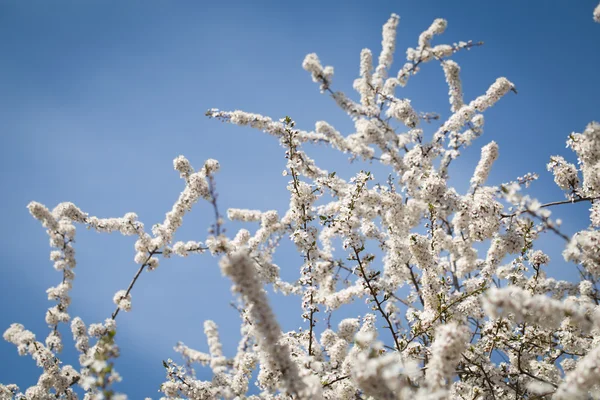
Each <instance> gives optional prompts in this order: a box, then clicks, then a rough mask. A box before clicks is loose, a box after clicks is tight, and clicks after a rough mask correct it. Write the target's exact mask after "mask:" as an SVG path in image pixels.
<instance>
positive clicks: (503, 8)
mask: <svg viewBox="0 0 600 400" xmlns="http://www.w3.org/2000/svg"><path fill="white" fill-rule="evenodd" d="M250 3H252V4H250ZM339 4H341V3H340V2H338V1H331V0H321V1H302V2H281V1H278V2H275V1H255V2H246V1H228V2H203V1H176V2H175V1H171V2H167V1H128V2H117V1H95V0H89V1H85V2H77V1H66V0H65V1H54V2H44V1H16V0H15V1H2V2H0V49H1V50H2V55H3V57H2V61H1V62H0V127H1V128H0V129H1V130H0V133H1V135H2V146H1V147H0V165H1V168H0V185H1V187H2V188H3V190H2V196H1V197H0V207H1V209H2V210H3V211H4V221H3V226H4V229H2V230H1V231H0V243H1V246H2V251H3V254H4V257H3V258H2V261H1V262H0V298H1V300H0V301H1V303H2V304H3V306H2V309H1V311H0V322H1V324H0V331H4V329H6V328H7V327H8V326H9V325H10V323H12V322H20V323H23V324H24V325H25V326H26V328H28V329H30V330H33V331H34V332H35V333H36V334H37V335H38V338H39V339H43V338H44V337H45V336H46V334H47V332H48V330H47V327H46V326H45V323H44V314H45V310H46V308H47V307H48V306H50V305H51V303H50V302H48V301H47V300H46V294H45V290H46V288H48V287H49V286H51V285H55V284H57V283H58V282H59V281H60V275H59V274H58V273H57V272H56V271H54V270H53V268H52V265H51V262H50V261H49V259H48V255H49V252H50V248H49V247H48V239H47V236H46V234H45V231H44V229H43V228H42V227H41V226H40V224H39V223H38V222H37V221H35V220H33V218H31V217H30V215H29V214H28V212H27V209H26V205H27V204H28V203H29V202H30V201H32V200H36V201H39V202H42V203H44V204H46V205H48V206H49V207H54V205H56V204H57V203H59V202H61V201H72V202H74V203H76V204H77V205H78V206H80V207H81V208H82V209H83V210H84V211H86V212H89V213H90V214H92V215H97V216H99V217H113V216H122V215H123V214H124V213H126V212H129V211H134V212H136V213H138V215H139V216H140V219H141V220H142V221H143V222H145V223H146V225H147V226H148V227H150V226H152V225H153V224H154V223H157V222H160V221H162V220H163V218H164V213H165V212H166V211H168V210H169V209H170V208H171V206H172V204H173V202H174V201H175V199H176V198H177V196H178V194H179V192H180V191H181V189H182V182H181V180H180V179H179V178H178V176H177V173H175V172H174V171H173V170H172V160H173V158H175V157H176V156H177V155H179V154H184V155H186V156H187V157H188V158H189V159H190V160H191V161H192V163H193V164H194V165H196V166H201V165H202V163H203V161H204V160H205V159H207V158H216V159H218V160H219V161H220V163H221V166H222V170H221V172H220V173H219V175H218V177H217V185H218V191H219V193H220V202H221V208H222V209H223V210H225V209H226V208H227V207H242V208H243V207H247V208H259V209H277V210H280V211H283V210H284V209H285V208H286V206H287V202H288V197H287V193H286V191H285V184H286V178H283V177H282V176H281V171H282V169H283V168H284V165H285V159H284V157H283V151H282V150H281V149H280V148H279V146H278V144H277V141H276V140H274V139H273V138H271V137H268V136H267V135H265V134H262V133H260V132H255V131H252V130H250V129H243V128H238V127H234V126H229V125H227V124H222V123H219V122H217V121H215V120H209V119H207V118H206V117H205V116H204V112H205V111H206V110H207V109H209V108H212V107H216V108H220V109H225V110H233V109H243V110H246V111H251V112H257V113H261V114H264V115H269V116H271V117H273V118H281V117H283V116H285V115H290V116H292V118H294V119H295V120H296V121H297V123H298V127H300V128H302V129H307V130H310V129H312V128H313V127H314V123H315V122H316V121H319V120H327V121H329V122H330V123H332V124H333V125H334V126H336V127H337V128H338V129H339V130H341V131H342V132H343V133H344V134H349V133H352V124H351V122H350V120H349V119H348V118H347V117H346V116H345V114H344V113H343V112H342V111H340V110H339V109H337V108H336V106H335V105H334V104H333V101H332V100H331V99H330V98H328V97H327V96H325V95H321V94H319V91H318V87H317V85H315V84H314V83H312V82H311V79H310V76H309V75H308V74H307V73H306V72H305V71H304V70H302V68H301V62H302V60H303V58H304V56H305V55H306V54H307V53H310V52H316V53H317V54H318V55H319V56H320V58H321V60H322V62H323V63H324V64H327V65H333V66H334V67H335V69H336V74H335V76H334V80H333V82H334V88H335V89H341V90H345V91H347V92H351V85H352V81H353V80H354V79H355V78H356V77H357V73H358V60H359V53H360V50H361V49H362V48H364V47H368V48H371V49H372V50H373V52H374V53H375V54H378V53H379V50H380V42H381V26H382V24H383V23H384V22H385V21H386V20H387V18H388V17H389V15H390V14H391V13H397V14H399V15H400V17H401V20H400V25H399V29H398V40H397V43H398V44H397V53H396V57H395V60H396V63H395V64H394V68H393V70H394V71H396V70H397V68H399V67H400V66H401V65H402V62H403V61H402V60H403V58H404V51H405V49H406V47H408V46H412V47H414V46H415V45H416V41H417V37H418V35H419V34H420V33H421V32H422V31H423V30H424V29H425V28H427V27H428V26H429V24H430V23H431V21H432V20H433V19H435V18H438V17H443V18H446V19H447V20H448V29H447V31H446V33H445V34H444V35H443V36H442V37H440V38H439V39H436V41H435V43H452V42H456V41H459V40H469V39H472V40H475V41H479V40H483V41H484V42H485V45H484V46H482V47H479V48H476V49H473V50H471V51H469V52H463V53H460V54H457V55H456V56H455V57H454V59H455V60H456V61H457V62H458V63H459V64H460V65H461V68H462V77H463V87H464V91H465V98H466V99H467V100H470V99H472V98H474V97H475V96H477V95H479V94H481V93H483V92H484V91H485V90H486V89H487V88H488V86H489V85H490V84H491V83H492V82H493V81H494V80H495V79H496V78H497V77H498V76H506V77H508V78H509V79H510V80H511V81H513V82H514V83H515V84H516V87H517V89H518V90H519V94H518V95H513V94H511V95H509V96H507V97H506V98H505V99H503V100H502V101H501V102H500V103H499V104H498V105H497V106H496V107H494V108H493V109H491V110H489V111H488V112H487V113H486V129H485V134H484V136H483V137H482V138H481V139H480V140H479V141H478V142H476V144H475V145H474V146H473V147H472V148H471V149H470V150H469V151H467V152H466V153H465V154H464V157H463V158H462V159H461V160H460V161H459V162H457V163H456V165H455V169H454V173H455V176H459V177H462V176H463V175H466V176H470V174H471V173H472V171H473V168H474V166H475V163H476V162H477V160H478V158H479V149H480V147H481V146H483V145H484V144H486V143H488V142H489V141H490V140H495V141H497V142H498V144H499V146H500V159H499V161H498V162H497V164H496V165H495V167H494V169H493V172H492V174H491V176H490V182H491V183H494V184H499V183H501V182H505V181H508V180H511V179H514V178H515V177H516V176H520V175H523V174H525V173H526V172H530V171H531V172H538V173H540V175H541V179H540V181H539V182H538V183H537V184H535V185H534V187H533V188H532V189H533V193H534V194H536V195H537V196H538V197H539V198H540V199H541V200H542V201H550V200H560V199H562V194H561V193H560V191H559V190H558V189H556V188H554V187H553V186H552V185H553V184H552V177H551V176H550V175H549V174H548V173H547V172H545V164H546V162H547V161H548V158H549V156H550V155H552V154H563V155H565V156H567V158H568V159H571V160H572V159H573V157H572V154H571V153H570V151H569V150H567V149H565V140H566V137H567V136H568V134H569V133H571V132H572V131H578V132H581V131H582V130H583V129H584V127H585V125H586V124H587V123H588V122H590V121H592V120H598V119H600V106H599V103H598V93H600V80H599V79H598V73H597V69H598V66H599V65H600V53H599V52H598V51H596V50H595V49H597V48H598V46H599V43H600V25H598V24H595V23H594V22H593V21H592V10H593V8H594V6H595V5H596V2H595V1H587V0H586V1H577V2H572V1H566V0H565V1H551V2H550V1H541V0H540V1H531V2H522V1H517V0H510V1H503V2H484V1H472V0H463V1H461V2H446V1H419V2H417V1H410V2H409V1H393V2H392V1H378V2H365V1H345V2H343V7H340V6H339ZM399 95H400V96H402V97H407V98H410V99H412V100H413V105H414V106H415V107H416V108H417V109H419V110H421V111H433V112H438V113H440V114H441V115H442V116H447V114H448V108H449V105H448V100H447V87H446V84H445V82H444V77H443V73H442V71H441V68H440V67H439V65H437V64H434V63H431V64H428V65H426V66H425V67H424V68H423V70H422V72H421V73H420V74H419V75H417V76H416V77H414V78H413V79H412V80H411V82H410V83H409V85H408V86H407V87H406V88H405V89H401V92H399ZM309 150H310V151H313V154H315V155H316V157H317V160H319V157H321V160H322V161H323V163H324V165H325V166H326V167H328V168H330V169H331V170H333V169H334V168H335V170H336V171H338V173H340V174H341V175H343V176H351V175H353V174H354V173H355V172H356V171H357V170H358V169H359V166H357V165H348V164H347V163H345V161H344V160H345V157H343V156H340V155H336V154H335V153H334V152H332V151H328V150H326V149H323V148H315V149H313V148H309ZM381 179H385V177H384V176H382V177H381ZM459 188H461V189H464V186H463V187H459ZM562 207H564V206H562ZM585 208H586V206H585V205H577V206H576V207H573V208H572V209H561V210H556V212H557V214H559V215H563V221H564V223H565V231H567V232H571V233H572V232H574V231H575V230H576V229H577V228H581V227H583V226H585V224H586V221H585ZM211 223H212V214H211V209H210V207H209V205H207V204H204V203H201V204H198V206H197V208H196V209H195V210H194V211H193V212H192V213H190V214H189V215H188V216H187V217H186V219H185V220H184V227H183V228H182V229H181V231H180V232H179V236H178V239H182V240H203V239H204V238H205V237H206V232H207V231H206V229H207V228H208V226H209V225H210V224H211ZM235 228H236V225H230V231H232V232H233V231H234V229H235ZM553 240H554V239H549V241H548V243H554V242H553ZM556 243H560V242H558V241H556ZM132 246H133V239H132V238H123V237H119V236H117V235H103V234H98V233H95V232H90V231H86V230H85V229H80V230H79V233H78V240H77V243H76V250H77V259H78V267H77V270H76V274H77V278H76V280H75V284H74V289H73V291H72V296H73V305H72V308H71V311H72V315H80V316H81V317H82V318H83V319H84V321H85V322H86V323H87V324H89V323H92V322H98V321H101V320H103V319H105V318H106V317H108V316H109V314H110V312H112V310H113V304H112V296H113V294H114V293H115V292H116V291H117V290H119V289H123V288H125V287H126V286H127V284H128V283H129V281H130V279H131V277H132V276H133V274H134V272H135V270H136V268H137V266H136V265H135V264H134V263H133V256H134V251H133V247H132ZM287 254H289V253H287ZM551 255H552V254H551ZM553 256H556V257H554V258H555V260H557V261H558V262H560V259H559V252H555V254H553ZM285 261H286V260H285V259H283V260H278V262H279V264H280V266H281V267H282V270H284V273H286V274H291V275H293V274H294V273H295V270H294V268H295V267H296V266H297V265H298V264H299V262H300V259H299V258H298V259H297V260H296V259H295V258H292V259H288V260H287V262H285ZM563 267H564V268H565V270H563V271H561V273H562V274H565V275H566V276H568V275H569V273H570V272H572V271H573V269H572V268H573V266H569V265H566V264H565V265H562V266H561V268H563ZM569 268H570V269H569ZM231 299H232V297H231V295H230V291H229V282H228V281H227V280H226V279H225V278H223V277H221V273H220V271H219V269H218V266H217V262H216V261H215V260H213V259H211V258H210V257H208V256H200V257H193V258H189V259H185V260H181V259H171V260H165V261H163V262H162V264H161V266H160V267H159V268H158V269H157V270H156V271H154V272H152V273H148V274H146V273H144V274H143V275H142V277H141V279H140V281H139V282H138V284H137V286H136V287H135V289H134V291H133V311H132V312H131V313H128V314H125V313H123V314H120V315H119V317H118V327H119V333H118V336H117V340H118V342H119V344H120V345H121V347H122V356H121V358H120V359H119V360H118V363H117V370H118V371H120V373H121V374H122V375H123V377H124V381H123V382H122V383H121V384H120V385H118V386H117V388H118V389H120V390H122V391H124V392H126V393H128V394H129V395H130V397H131V398H133V399H137V398H143V396H152V397H155V398H156V397H158V394H157V393H156V390H157V388H158V385H159V384H160V382H162V381H163V380H164V370H163V368H162V366H161V362H160V360H162V359H166V358H168V357H173V358H175V353H174V352H173V350H172V347H173V346H174V345H175V343H176V342H177V341H178V340H181V341H183V342H185V343H186V344H188V345H190V346H193V347H196V348H198V349H201V350H206V349H207V346H206V344H205V339H204V335H203V333H202V323H203V321H204V320H205V319H213V320H215V321H216V322H217V324H218V325H219V326H220V327H221V331H222V332H221V333H222V337H223V341H224V343H225V347H226V348H229V349H233V348H234V346H235V342H236V340H237V338H238V330H237V329H238V328H237V326H238V325H237V324H238V321H237V315H236V311H235V310H233V309H232V308H231V307H230V306H229V301H230V300H231ZM297 305H298V303H297V301H295V300H290V299H281V298H278V299H277V303H276V305H275V307H276V309H277V310H279V311H282V310H284V309H285V307H297ZM298 311H299V309H298ZM365 312H366V311H365ZM291 314H293V313H291ZM297 314H298V315H299V314H300V313H299V312H298V313H297ZM282 324H283V325H284V328H285V329H295V328H297V327H298V326H299V325H300V324H301V321H300V319H299V318H298V319H293V318H289V317H286V318H283V320H282ZM63 332H64V334H65V336H67V337H69V338H70V333H69V331H68V330H64V331H63ZM66 343H67V346H68V344H69V343H70V339H69V340H67V341H66ZM0 354H1V355H2V359H3V361H4V362H2V363H0V382H2V383H5V384H6V383H17V384H19V385H21V386H22V388H26V387H27V386H29V385H32V384H34V383H35V379H36V377H37V368H36V367H35V365H34V363H33V361H32V360H31V359H30V358H27V357H19V356H18V355H17V352H16V349H15V348H14V346H12V345H11V344H8V343H6V342H4V341H2V342H0ZM73 357H74V353H73V352H72V351H70V350H69V351H66V352H65V362H67V363H69V362H71V363H72V362H74V360H75V359H74V358H73ZM34 374H35V375H34ZM200 376H202V374H201V375H200Z"/></svg>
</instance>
